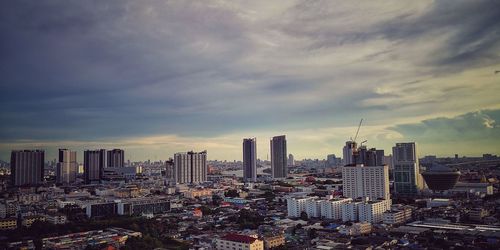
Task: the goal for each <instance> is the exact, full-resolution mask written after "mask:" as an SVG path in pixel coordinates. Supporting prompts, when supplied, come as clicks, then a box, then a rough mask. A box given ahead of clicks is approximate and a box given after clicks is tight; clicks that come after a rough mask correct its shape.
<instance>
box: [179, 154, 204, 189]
mask: <svg viewBox="0 0 500 250" xmlns="http://www.w3.org/2000/svg"><path fill="white" fill-rule="evenodd" d="M207 172H208V169H207V151H202V152H199V153H197V152H193V151H190V152H187V153H176V154H175V155H174V179H175V181H176V182H177V183H202V182H205V181H207Z"/></svg>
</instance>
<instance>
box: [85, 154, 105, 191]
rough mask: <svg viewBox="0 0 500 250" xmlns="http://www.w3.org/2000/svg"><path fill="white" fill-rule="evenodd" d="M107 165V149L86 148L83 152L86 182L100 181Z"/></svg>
mask: <svg viewBox="0 0 500 250" xmlns="http://www.w3.org/2000/svg"><path fill="white" fill-rule="evenodd" d="M105 167H106V150H105V149H99V150H85V152H83V174H84V176H85V183H87V184H90V183H99V182H100V181H101V179H102V175H103V172H104V168H105Z"/></svg>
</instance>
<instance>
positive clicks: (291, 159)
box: [288, 154, 295, 167]
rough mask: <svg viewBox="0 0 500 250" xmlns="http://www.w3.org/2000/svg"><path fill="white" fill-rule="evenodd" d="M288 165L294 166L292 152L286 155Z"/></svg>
mask: <svg viewBox="0 0 500 250" xmlns="http://www.w3.org/2000/svg"><path fill="white" fill-rule="evenodd" d="M288 166H290V167H293V166H295V158H294V157H293V155H292V154H289V155H288Z"/></svg>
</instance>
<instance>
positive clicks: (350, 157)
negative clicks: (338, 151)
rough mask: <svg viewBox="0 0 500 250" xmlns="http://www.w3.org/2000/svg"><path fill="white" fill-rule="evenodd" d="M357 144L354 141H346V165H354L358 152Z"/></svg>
mask: <svg viewBox="0 0 500 250" xmlns="http://www.w3.org/2000/svg"><path fill="white" fill-rule="evenodd" d="M356 147H357V144H356V142H353V141H346V142H345V146H344V149H343V153H344V155H343V156H344V165H351V164H355V163H354V154H355V152H356V150H357V148H356Z"/></svg>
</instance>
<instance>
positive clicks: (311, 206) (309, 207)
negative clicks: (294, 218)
mask: <svg viewBox="0 0 500 250" xmlns="http://www.w3.org/2000/svg"><path fill="white" fill-rule="evenodd" d="M305 212H306V213H307V217H309V218H318V217H321V200H316V199H310V200H307V201H306V211H305Z"/></svg>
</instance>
